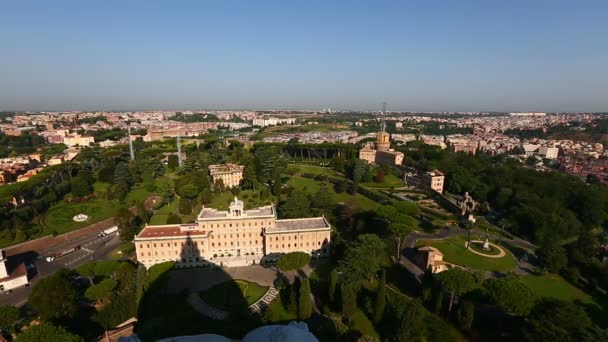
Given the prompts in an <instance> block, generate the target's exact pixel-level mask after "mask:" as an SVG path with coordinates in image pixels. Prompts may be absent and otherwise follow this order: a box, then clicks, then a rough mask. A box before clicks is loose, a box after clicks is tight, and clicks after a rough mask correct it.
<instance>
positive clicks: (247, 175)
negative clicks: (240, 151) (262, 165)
mask: <svg viewBox="0 0 608 342" xmlns="http://www.w3.org/2000/svg"><path fill="white" fill-rule="evenodd" d="M257 182H258V176H257V174H256V171H255V163H254V162H253V159H252V160H250V161H249V163H247V165H246V166H245V170H243V188H244V189H253V190H254V191H255V188H256V184H257Z"/></svg>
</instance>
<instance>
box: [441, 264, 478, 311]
mask: <svg viewBox="0 0 608 342" xmlns="http://www.w3.org/2000/svg"><path fill="white" fill-rule="evenodd" d="M437 280H438V281H439V283H440V284H441V286H442V287H443V288H444V289H446V290H447V291H449V292H450V304H449V306H448V312H452V304H453V303H454V296H460V295H463V294H465V293H467V292H469V291H472V290H474V289H475V288H476V287H477V286H478V284H477V282H476V281H475V277H474V276H473V275H472V274H471V273H469V272H467V271H463V270H460V269H458V268H452V269H450V270H447V271H443V272H441V273H439V274H437Z"/></svg>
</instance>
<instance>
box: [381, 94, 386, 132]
mask: <svg viewBox="0 0 608 342" xmlns="http://www.w3.org/2000/svg"><path fill="white" fill-rule="evenodd" d="M380 115H382V122H381V123H380V130H381V131H382V132H384V131H386V121H385V119H384V118H385V116H386V101H384V102H382V110H381V111H380Z"/></svg>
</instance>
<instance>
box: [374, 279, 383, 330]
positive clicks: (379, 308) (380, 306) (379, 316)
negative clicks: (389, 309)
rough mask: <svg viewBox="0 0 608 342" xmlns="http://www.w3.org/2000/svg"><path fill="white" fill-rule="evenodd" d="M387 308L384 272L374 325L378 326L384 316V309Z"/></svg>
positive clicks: (377, 298)
mask: <svg viewBox="0 0 608 342" xmlns="http://www.w3.org/2000/svg"><path fill="white" fill-rule="evenodd" d="M385 307H386V272H385V271H384V270H382V275H381V276H380V282H379V283H378V291H376V307H375V309H374V323H376V324H378V323H380V321H381V320H382V316H384V308H385Z"/></svg>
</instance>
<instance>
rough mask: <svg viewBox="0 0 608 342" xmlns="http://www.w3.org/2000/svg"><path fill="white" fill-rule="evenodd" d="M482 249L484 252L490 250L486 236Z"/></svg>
mask: <svg viewBox="0 0 608 342" xmlns="http://www.w3.org/2000/svg"><path fill="white" fill-rule="evenodd" d="M483 249H484V250H486V251H489V250H490V241H488V237H487V236H486V240H485V241H484V242H483Z"/></svg>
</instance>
